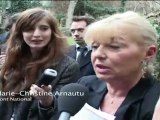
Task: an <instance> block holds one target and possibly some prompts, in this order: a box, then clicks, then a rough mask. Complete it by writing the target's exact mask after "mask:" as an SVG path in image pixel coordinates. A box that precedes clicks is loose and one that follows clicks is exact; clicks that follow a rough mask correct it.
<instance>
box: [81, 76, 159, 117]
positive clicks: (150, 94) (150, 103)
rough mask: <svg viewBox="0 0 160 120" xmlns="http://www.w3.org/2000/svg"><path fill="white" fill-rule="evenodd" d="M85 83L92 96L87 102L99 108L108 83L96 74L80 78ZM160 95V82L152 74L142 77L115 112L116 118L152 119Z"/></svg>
mask: <svg viewBox="0 0 160 120" xmlns="http://www.w3.org/2000/svg"><path fill="white" fill-rule="evenodd" d="M79 83H80V84H82V85H85V86H86V87H87V88H88V89H89V91H90V96H89V99H88V101H87V103H88V104H89V105H91V106H93V107H94V108H96V109H99V107H100V105H101V103H102V100H103V98H104V96H105V94H106V93H107V91H108V90H107V86H106V83H105V82H104V81H102V80H99V79H98V78H96V76H86V77H83V78H81V79H80V80H79ZM159 96H160V82H158V81H157V80H155V79H154V78H153V77H152V76H148V77H147V78H142V79H141V80H140V81H139V83H138V84H137V85H136V86H134V87H133V88H132V89H131V90H130V91H129V93H128V95H127V97H126V99H125V100H124V101H123V103H122V104H121V106H120V107H119V108H118V110H117V111H116V113H115V116H116V119H115V120H152V115H153V111H154V107H155V105H156V102H157V100H158V98H159Z"/></svg>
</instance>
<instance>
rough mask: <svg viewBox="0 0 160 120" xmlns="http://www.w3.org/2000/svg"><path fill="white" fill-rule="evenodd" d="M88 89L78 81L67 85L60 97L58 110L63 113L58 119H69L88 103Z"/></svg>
mask: <svg viewBox="0 0 160 120" xmlns="http://www.w3.org/2000/svg"><path fill="white" fill-rule="evenodd" d="M88 94H89V92H88V89H87V88H86V87H85V86H83V85H81V84H78V83H70V84H68V85H65V86H64V87H63V88H62V89H61V91H60V96H59V97H58V111H59V112H60V113H61V114H60V117H59V119H58V120H69V119H70V116H74V115H75V114H76V113H77V112H78V111H79V110H80V109H81V108H82V107H83V106H84V104H85V103H86V101H87V98H88Z"/></svg>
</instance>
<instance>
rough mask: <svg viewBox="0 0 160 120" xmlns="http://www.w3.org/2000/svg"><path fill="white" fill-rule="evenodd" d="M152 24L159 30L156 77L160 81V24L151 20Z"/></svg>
mask: <svg viewBox="0 0 160 120" xmlns="http://www.w3.org/2000/svg"><path fill="white" fill-rule="evenodd" d="M150 22H151V24H152V25H153V27H154V28H155V29H156V30H157V33H158V36H159V39H158V40H157V43H158V52H157V57H156V63H155V66H156V67H155V75H156V77H157V78H158V79H160V61H159V60H160V27H159V26H160V22H158V21H157V20H155V19H154V20H150Z"/></svg>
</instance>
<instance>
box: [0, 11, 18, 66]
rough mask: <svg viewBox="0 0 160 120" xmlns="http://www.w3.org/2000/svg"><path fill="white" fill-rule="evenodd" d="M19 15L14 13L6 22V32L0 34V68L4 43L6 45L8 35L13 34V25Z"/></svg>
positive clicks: (3, 55)
mask: <svg viewBox="0 0 160 120" xmlns="http://www.w3.org/2000/svg"><path fill="white" fill-rule="evenodd" d="M19 15H20V13H16V14H14V15H12V16H11V17H10V18H9V20H8V22H7V25H6V27H5V30H6V31H7V32H5V33H3V34H1V36H0V66H2V64H3V63H4V61H5V57H6V55H5V50H6V43H7V40H8V38H9V36H10V34H11V33H12V32H14V29H15V23H16V20H17V19H18V16H19Z"/></svg>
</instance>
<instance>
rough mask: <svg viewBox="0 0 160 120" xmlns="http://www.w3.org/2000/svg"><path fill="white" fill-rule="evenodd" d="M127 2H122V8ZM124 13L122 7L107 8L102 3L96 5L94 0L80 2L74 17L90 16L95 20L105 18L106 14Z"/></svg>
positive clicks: (123, 0)
mask: <svg viewBox="0 0 160 120" xmlns="http://www.w3.org/2000/svg"><path fill="white" fill-rule="evenodd" d="M125 1H126V0H122V3H121V6H122V7H124V5H125ZM121 11H123V10H122V8H121V7H119V8H116V7H111V6H106V5H104V4H102V3H95V2H93V0H78V3H77V5H76V7H75V11H74V15H85V14H86V13H87V14H90V15H92V16H93V17H94V18H97V17H99V16H103V15H106V14H109V15H112V14H114V13H116V12H121Z"/></svg>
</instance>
